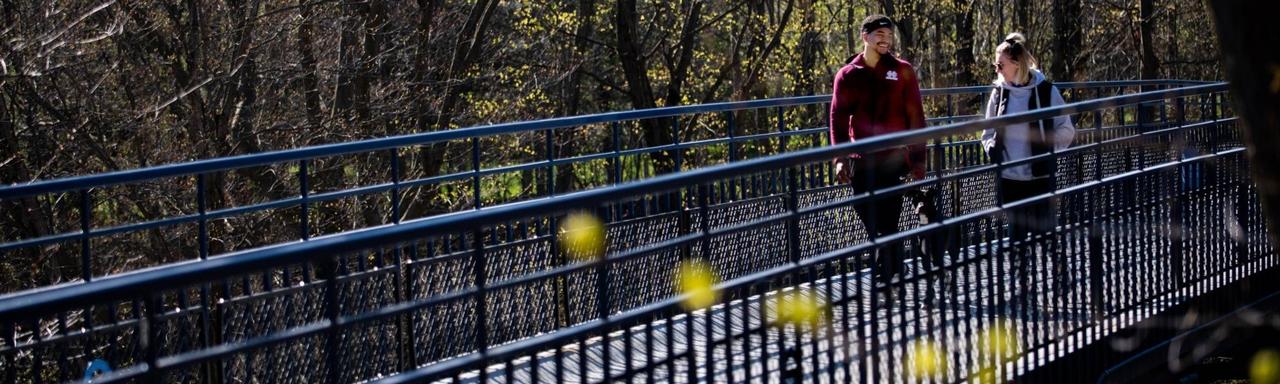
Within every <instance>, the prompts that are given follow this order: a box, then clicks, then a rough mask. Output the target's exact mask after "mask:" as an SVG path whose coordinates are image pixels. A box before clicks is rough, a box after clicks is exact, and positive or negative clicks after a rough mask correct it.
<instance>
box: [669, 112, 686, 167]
mask: <svg viewBox="0 0 1280 384" xmlns="http://www.w3.org/2000/svg"><path fill="white" fill-rule="evenodd" d="M671 145H672V147H674V148H672V150H673V151H675V158H676V166H675V169H674V170H672V171H673V172H677V173H678V172H680V170H682V169H684V149H682V148H680V147H681V145H682V144H680V117H679V116H672V117H671Z"/></svg>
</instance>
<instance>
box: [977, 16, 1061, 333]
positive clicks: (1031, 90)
mask: <svg viewBox="0 0 1280 384" xmlns="http://www.w3.org/2000/svg"><path fill="white" fill-rule="evenodd" d="M992 65H994V66H995V69H996V74H997V76H996V81H995V89H993V90H992V91H991V99H990V100H988V101H987V111H986V117H987V118H991V117H995V116H1004V115H1008V114H1013V113H1020V112H1025V111H1029V110H1033V109H1037V108H1041V107H1050V106H1057V105H1062V104H1064V102H1063V100H1062V93H1061V91H1059V90H1058V88H1057V87H1055V86H1054V85H1053V83H1052V82H1050V81H1048V80H1046V79H1045V78H1044V74H1042V73H1040V71H1039V70H1037V69H1036V58H1035V56H1034V55H1032V54H1031V51H1030V50H1029V49H1027V46H1026V38H1024V37H1023V36H1022V34H1019V33H1013V34H1010V35H1009V36H1008V37H1006V38H1005V40H1004V42H1002V43H1000V45H999V46H997V47H996V61H995V62H994V63H992ZM1075 134H1076V129H1075V127H1074V126H1072V125H1071V118H1070V117H1069V116H1058V117H1053V118H1048V119H1044V120H1038V121H1034V122H1031V123H1020V124H1010V125H1007V126H1004V127H998V128H994V129H987V130H985V131H983V132H982V148H983V150H985V151H986V152H987V156H988V157H989V158H990V159H991V161H992V162H993V163H996V164H1001V163H1005V162H1010V161H1016V160H1022V159H1026V158H1029V157H1033V156H1040V155H1043V156H1042V158H1043V159H1041V160H1033V161H1032V162H1030V163H1029V164H1028V163H1023V164H1019V165H1015V166H1010V167H1005V168H1003V169H1001V170H1000V177H998V178H996V180H997V182H996V200H997V201H999V202H1000V204H1001V205H1004V204H1006V203H1010V202H1015V201H1018V200H1022V199H1026V198H1030V197H1034V196H1040V195H1044V194H1046V193H1049V192H1052V191H1053V190H1054V173H1055V172H1056V168H1057V159H1056V158H1055V157H1054V156H1052V154H1053V153H1054V152H1056V151H1060V150H1062V149H1064V148H1067V147H1068V146H1070V145H1071V139H1072V138H1074V137H1075ZM1006 217H1007V218H1008V222H1009V239H1010V240H1011V241H1013V244H1014V245H1013V249H1012V251H1013V252H1012V254H1011V255H1010V260H1011V261H1012V264H1013V265H1012V267H1013V269H1014V271H1013V272H1014V274H1015V275H1016V276H1017V277H1016V278H1015V279H1014V280H1015V282H1014V284H1016V286H1015V288H1013V289H1012V297H1011V298H1010V300H1009V302H1004V303H1003V304H1002V306H1005V308H1006V310H1011V311H1012V312H1013V314H1014V315H1015V316H1018V317H1021V316H1020V315H1022V314H1025V315H1027V316H1033V315H1032V314H1034V313H1037V312H1039V311H1040V310H1041V309H1042V307H1041V306H1039V305H1036V300H1035V299H1034V296H1031V294H1032V290H1033V289H1034V287H1032V285H1034V284H1032V283H1031V282H1029V281H1028V280H1030V279H1029V276H1028V275H1029V274H1030V273H1029V272H1030V271H1029V270H1039V269H1038V268H1036V266H1035V265H1037V264H1042V263H1038V262H1036V260H1045V261H1047V263H1044V264H1052V266H1053V271H1054V272H1053V274H1054V277H1053V279H1052V280H1054V287H1058V286H1060V284H1062V283H1063V282H1065V277H1066V276H1064V273H1065V266H1064V265H1063V263H1062V262H1059V261H1057V260H1054V259H1056V258H1054V257H1051V256H1049V255H1050V254H1051V248H1046V251H1045V252H1043V253H1038V252H1036V251H1035V243H1037V241H1036V238H1037V237H1039V236H1041V235H1047V234H1049V233H1051V232H1052V231H1053V229H1054V227H1055V226H1057V221H1058V220H1057V211H1056V209H1054V203H1053V201H1052V200H1049V199H1042V200H1039V201H1037V202H1036V203H1034V204H1027V205H1022V206H1020V207H1018V208H1014V209H1009V210H1007V211H1006ZM1028 240H1029V241H1028ZM1038 254H1039V255H1045V256H1046V257H1045V258H1043V259H1042V258H1040V257H1036V255H1038ZM1037 274H1038V273H1037ZM1002 301H1003V300H1002ZM1010 303H1013V304H1014V307H1012V308H1010V307H1008V304H1010Z"/></svg>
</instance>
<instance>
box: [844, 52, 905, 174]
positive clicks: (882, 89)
mask: <svg viewBox="0 0 1280 384" xmlns="http://www.w3.org/2000/svg"><path fill="white" fill-rule="evenodd" d="M830 116H831V122H830V128H831V144H832V145H836V144H843V143H848V142H853V141H857V140H858V139H861V138H867V137H871V136H875V135H880V134H885V133H892V132H901V131H905V130H908V129H916V128H922V127H924V126H925V121H924V106H923V104H922V102H921V100H920V81H919V79H918V78H917V76H916V71H915V68H913V67H911V63H908V62H906V61H904V60H902V59H899V58H897V57H894V56H892V55H882V56H880V62H878V63H876V66H875V67H868V66H867V63H866V61H864V60H863V59H862V54H861V53H859V54H858V55H857V56H854V57H853V59H851V60H849V63H848V64H846V65H845V66H844V67H842V68H840V71H838V72H836V79H835V85H834V90H833V91H832V94H831V113H830ZM875 155H876V156H877V157H881V158H882V159H888V158H889V157H890V156H903V157H904V158H905V160H906V164H907V166H908V169H910V171H911V173H912V174H914V175H915V176H916V177H924V167H925V148H924V144H913V145H909V146H907V147H905V148H903V147H898V148H892V149H887V150H884V151H881V152H877V153H876V154H875ZM850 157H852V158H858V157H860V156H858V154H854V155H852V156H850Z"/></svg>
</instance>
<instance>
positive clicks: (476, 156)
mask: <svg viewBox="0 0 1280 384" xmlns="http://www.w3.org/2000/svg"><path fill="white" fill-rule="evenodd" d="M471 198H472V199H475V200H474V201H475V203H474V204H472V208H474V209H476V210H479V209H480V208H481V207H482V206H483V205H484V202H482V201H480V138H479V137H472V138H471Z"/></svg>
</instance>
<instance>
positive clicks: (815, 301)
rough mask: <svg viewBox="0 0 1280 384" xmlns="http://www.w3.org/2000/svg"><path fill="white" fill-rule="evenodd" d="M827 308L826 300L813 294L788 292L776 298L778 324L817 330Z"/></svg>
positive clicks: (800, 291) (803, 291)
mask: <svg viewBox="0 0 1280 384" xmlns="http://www.w3.org/2000/svg"><path fill="white" fill-rule="evenodd" d="M825 307H826V303H825V302H824V300H823V299H822V298H821V297H819V296H818V295H817V294H815V293H813V292H810V291H807V290H798V291H788V292H786V293H783V294H781V295H777V296H775V298H774V311H775V319H777V322H776V324H778V325H787V324H792V325H795V326H798V327H800V328H802V329H812V330H816V329H817V328H818V325H819V324H821V322H822V319H823V317H824V314H825Z"/></svg>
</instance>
